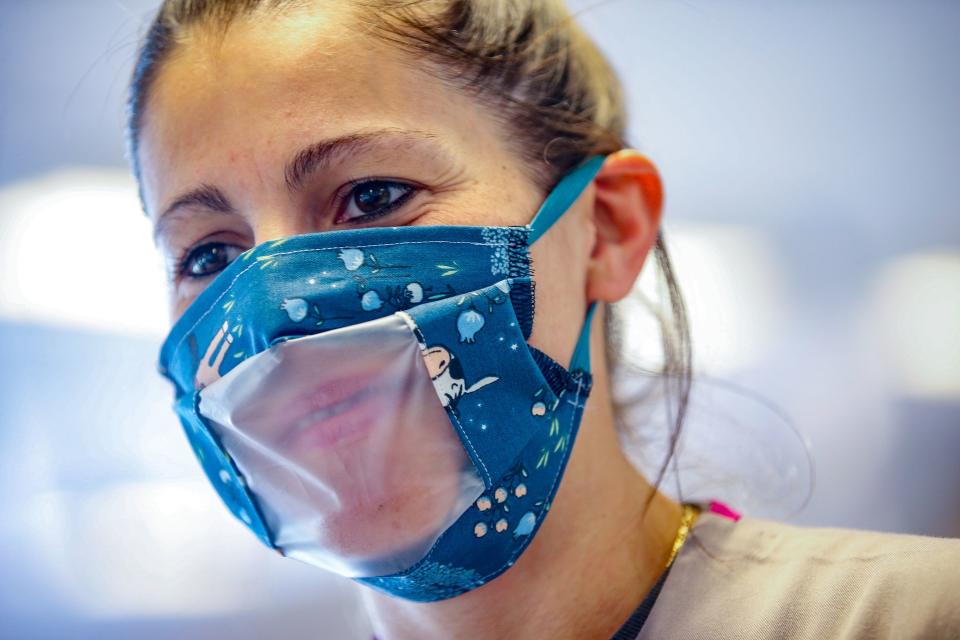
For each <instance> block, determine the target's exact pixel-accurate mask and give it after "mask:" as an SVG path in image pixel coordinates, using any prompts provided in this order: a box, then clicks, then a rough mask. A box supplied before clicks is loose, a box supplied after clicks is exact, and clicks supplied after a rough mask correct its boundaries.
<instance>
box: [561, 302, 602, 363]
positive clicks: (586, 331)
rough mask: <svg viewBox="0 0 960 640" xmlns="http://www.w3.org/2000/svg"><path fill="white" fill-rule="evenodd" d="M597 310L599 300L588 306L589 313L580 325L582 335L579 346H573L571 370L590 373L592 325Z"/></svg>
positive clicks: (578, 339)
mask: <svg viewBox="0 0 960 640" xmlns="http://www.w3.org/2000/svg"><path fill="white" fill-rule="evenodd" d="M596 310H597V302H596V301H593V302H591V303H590V306H588V307H587V314H586V317H585V318H584V320H583V326H582V327H580V337H578V338H577V346H576V347H574V348H573V357H571V358H570V366H569V367H568V368H569V370H570V371H576V370H577V369H580V370H582V371H583V372H584V373H590V325H591V324H593V313H594V311H596Z"/></svg>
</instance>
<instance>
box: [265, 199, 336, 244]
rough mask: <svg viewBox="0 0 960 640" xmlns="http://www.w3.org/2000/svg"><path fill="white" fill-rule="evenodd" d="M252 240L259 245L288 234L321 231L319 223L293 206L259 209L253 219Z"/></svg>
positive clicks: (294, 234) (285, 236)
mask: <svg viewBox="0 0 960 640" xmlns="http://www.w3.org/2000/svg"><path fill="white" fill-rule="evenodd" d="M252 227H253V240H254V243H255V244H257V245H259V244H263V243H264V242H273V241H275V240H281V239H283V238H287V237H289V236H296V235H302V234H305V233H316V232H318V231H323V229H322V228H320V225H319V224H317V223H316V222H315V221H313V220H311V217H310V216H308V215H305V214H304V212H302V211H297V210H295V209H294V208H293V206H288V207H283V208H276V207H274V208H271V209H269V210H267V211H264V210H261V211H260V212H259V213H258V215H257V216H256V217H255V219H254V220H253V225H252Z"/></svg>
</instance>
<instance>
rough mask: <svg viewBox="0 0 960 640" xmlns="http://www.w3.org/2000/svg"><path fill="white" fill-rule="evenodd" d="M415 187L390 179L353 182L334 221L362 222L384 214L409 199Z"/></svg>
mask: <svg viewBox="0 0 960 640" xmlns="http://www.w3.org/2000/svg"><path fill="white" fill-rule="evenodd" d="M416 192H417V189H416V187H413V186H411V185H409V184H404V183H402V182H393V181H391V180H365V181H363V182H358V183H355V184H354V187H353V189H351V190H350V193H349V194H348V195H347V197H346V198H345V201H346V202H345V205H344V207H343V212H342V213H340V214H339V215H338V216H337V219H336V220H335V222H336V223H337V224H341V223H343V222H364V221H368V220H373V219H376V218H379V217H380V216H384V215H386V214H388V213H390V212H391V211H393V210H394V209H396V208H397V207H399V206H401V205H402V204H403V203H405V202H406V201H407V200H409V199H410V198H411V197H412V196H413V194H415V193H416Z"/></svg>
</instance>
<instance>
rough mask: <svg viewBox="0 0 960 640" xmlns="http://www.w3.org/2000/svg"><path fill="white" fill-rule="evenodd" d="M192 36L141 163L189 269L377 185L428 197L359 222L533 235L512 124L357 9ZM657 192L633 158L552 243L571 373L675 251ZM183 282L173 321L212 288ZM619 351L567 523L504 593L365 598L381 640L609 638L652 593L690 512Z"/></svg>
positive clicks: (602, 178) (540, 331) (600, 370)
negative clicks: (204, 196) (629, 385)
mask: <svg viewBox="0 0 960 640" xmlns="http://www.w3.org/2000/svg"><path fill="white" fill-rule="evenodd" d="M323 6H324V7H328V6H329V4H325V5H323ZM188 36H189V37H188V38H187V39H186V40H185V41H184V42H183V43H182V44H181V45H180V46H179V47H178V49H177V50H176V51H175V53H174V55H173V56H172V57H171V58H170V59H169V60H168V61H167V62H166V63H165V64H164V66H163V67H162V69H161V72H160V74H159V75H158V77H157V80H156V83H155V84H154V86H153V88H152V91H151V94H150V99H149V101H148V104H147V109H146V117H145V120H144V126H143V130H142V143H141V150H140V160H141V163H142V181H143V192H144V197H145V201H146V206H147V210H148V214H149V215H150V217H151V219H152V220H153V221H154V224H155V229H156V237H157V245H158V247H159V248H160V250H161V252H162V253H163V254H164V255H165V256H166V257H167V258H168V260H169V262H170V263H171V265H173V264H176V263H177V262H178V260H179V259H180V258H181V256H182V253H183V252H185V251H188V250H190V249H191V248H193V247H196V246H198V245H199V244H202V243H203V242H209V241H219V242H223V243H225V244H228V245H231V247H233V246H235V247H236V249H233V248H231V249H230V250H231V251H232V252H233V254H235V253H236V252H238V251H240V250H244V249H247V248H249V247H251V246H253V245H255V244H259V243H261V242H265V241H268V240H271V239H276V238H280V237H283V236H287V235H291V234H299V233H307V232H315V231H323V230H329V229H334V228H349V227H350V226H351V225H350V223H348V222H345V221H343V219H342V217H341V218H340V223H339V224H337V222H336V221H337V219H338V212H339V213H340V214H342V213H343V211H344V209H343V208H341V207H340V205H339V204H337V203H336V194H337V193H347V192H348V191H349V188H350V185H348V184H347V183H348V182H349V181H351V180H356V179H361V178H381V179H390V180H396V181H400V182H403V183H408V184H412V185H415V186H416V187H417V188H418V189H419V191H417V192H416V193H415V195H413V196H412V197H411V198H410V199H409V200H407V201H406V202H405V203H404V205H403V206H401V207H399V208H397V209H396V210H394V211H393V212H391V213H390V214H389V215H387V216H385V217H383V218H380V219H378V220H376V221H373V222H369V223H364V224H360V225H357V226H376V225H404V224H415V225H441V224H456V225H522V224H526V223H527V222H529V221H530V219H531V218H532V216H533V213H534V212H535V211H536V210H537V208H538V207H539V205H540V203H541V201H542V199H543V198H544V196H545V195H546V194H545V193H543V192H541V191H540V190H539V189H538V188H537V187H536V185H535V184H534V183H533V182H532V181H531V179H530V178H529V177H528V176H529V175H530V172H528V171H524V168H525V167H524V166H523V164H522V163H523V161H522V160H521V159H520V157H519V156H518V155H517V154H516V153H515V150H513V149H511V148H510V147H509V144H508V140H509V135H508V134H506V132H505V129H504V127H503V126H502V124H500V123H498V122H497V120H496V119H495V117H494V114H492V113H490V112H489V111H487V110H486V109H485V108H484V107H483V106H481V105H479V104H477V103H476V102H474V101H472V100H471V99H470V98H469V97H468V96H466V95H465V94H463V93H461V92H459V91H458V90H456V89H455V88H453V87H450V86H448V85H445V84H443V83H441V82H440V81H438V80H436V79H435V78H433V77H431V76H430V75H429V74H428V73H425V71H427V69H425V67H424V65H423V64H422V63H420V62H416V61H411V60H408V59H407V58H405V57H404V54H402V53H401V52H399V51H397V50H395V49H392V48H390V47H389V46H388V45H385V44H382V43H380V42H378V41H376V40H374V39H372V38H370V37H368V36H365V35H363V34H362V33H360V32H359V31H358V30H357V29H355V28H353V26H352V23H351V21H350V16H349V15H346V14H344V13H340V12H332V11H331V10H329V9H324V10H320V9H318V8H307V9H304V10H299V11H296V12H291V13H286V14H283V15H281V16H275V17H271V18H270V19H269V20H265V19H263V18H262V17H261V18H260V19H256V20H240V21H238V22H236V23H235V24H233V25H232V26H231V27H230V29H229V30H228V31H227V33H226V34H225V35H220V34H217V35H214V34H211V33H204V32H202V31H200V32H193V33H191V34H188ZM358 132H359V133H361V134H363V135H364V136H366V137H365V138H364V140H365V141H366V143H365V144H364V145H363V147H362V148H353V149H351V150H350V152H349V153H345V154H341V155H340V156H338V157H334V158H333V159H332V160H331V161H330V162H329V163H328V164H327V165H326V166H325V167H324V168H323V169H322V170H319V171H316V172H313V173H311V174H310V175H308V176H306V178H305V179H304V180H303V183H302V186H301V187H300V188H298V189H291V188H290V187H289V185H288V184H287V179H286V178H287V176H286V175H285V171H284V167H285V165H286V164H287V163H288V162H289V161H290V160H291V158H293V157H294V156H295V155H296V154H297V153H298V152H299V151H300V150H301V149H302V148H303V147H305V146H306V145H310V144H312V143H315V142H319V141H322V140H327V139H337V138H342V137H343V136H354V135H355V134H357V133H358ZM405 132H406V133H405ZM409 132H416V133H413V134H411V133H409ZM345 184H347V187H346V189H344V188H343V187H344V185H345ZM203 185H206V186H208V187H216V188H217V189H218V190H219V191H220V193H221V194H222V195H223V196H224V198H226V199H227V200H228V201H229V207H224V206H221V205H222V204H223V203H221V205H217V206H216V207H213V208H211V206H210V203H209V201H208V202H207V203H206V204H204V203H194V204H189V205H187V206H181V207H178V208H175V209H174V210H172V211H167V210H168V209H169V208H170V205H171V204H172V203H174V202H175V201H176V200H177V199H178V198H180V197H181V196H182V195H183V194H184V193H187V192H190V191H191V190H194V189H197V188H198V187H200V186H203ZM658 188H659V186H658V183H657V181H656V178H655V173H654V170H653V169H652V166H651V165H650V164H649V162H648V161H647V160H646V159H644V158H643V157H642V156H640V155H639V154H636V153H635V152H631V151H625V152H620V153H618V154H614V155H613V156H611V157H609V158H608V159H607V160H606V162H605V164H604V166H603V169H602V170H601V173H600V174H599V175H598V177H597V178H596V180H595V181H594V184H593V185H591V186H590V187H588V189H587V190H586V191H585V192H584V193H583V195H582V196H581V197H580V198H579V200H578V201H577V202H576V203H575V204H574V206H573V207H572V209H571V211H569V212H568V213H567V214H566V215H565V216H564V217H563V218H562V219H561V220H560V221H559V222H558V223H557V224H556V225H555V226H554V228H552V229H551V230H550V232H549V233H547V234H546V235H545V236H544V237H543V238H542V239H541V240H540V241H539V242H538V243H537V244H535V245H534V247H533V250H532V251H533V263H534V266H535V269H536V279H537V313H536V318H535V324H534V329H533V334H532V336H531V340H530V342H531V344H533V345H534V346H536V347H538V348H540V349H542V350H543V351H545V352H546V353H547V354H549V355H550V356H551V357H553V358H554V359H556V360H557V361H559V362H561V363H564V362H569V359H570V356H571V354H572V351H573V346H574V343H575V340H576V336H577V333H578V331H579V328H580V324H581V323H582V320H583V317H584V312H585V310H586V305H587V302H588V300H599V301H606V302H614V301H616V300H619V299H621V298H622V297H624V296H625V295H626V294H627V293H628V292H629V291H630V289H631V288H632V286H633V284H634V281H635V280H636V278H637V276H638V274H639V272H640V269H641V267H642V266H643V264H644V262H645V261H646V259H647V256H648V253H649V251H650V248H651V246H652V245H653V243H654V241H655V239H656V233H657V227H658V225H659V221H660V206H659V196H658V194H657V193H656V192H657V190H658ZM338 190H339V191H338ZM215 208H219V209H229V210H228V211H215V210H214V209H215ZM164 213H165V215H163V216H162V220H161V214H164ZM175 271H176V269H175V268H171V272H172V273H171V282H170V285H171V286H170V309H171V318H172V319H173V320H175V319H176V318H177V317H179V316H180V315H181V314H182V313H183V311H184V309H185V308H186V307H187V306H188V305H189V303H190V301H191V300H192V299H193V298H194V297H195V296H196V295H197V294H198V293H199V292H200V291H201V290H202V289H203V288H204V287H205V286H206V284H208V283H209V281H210V279H211V278H207V279H200V280H193V279H190V278H187V277H184V276H182V275H177V274H176V273H173V272H175ZM604 339H605V337H604V335H603V318H602V313H597V315H596V317H595V319H594V325H593V334H592V342H591V352H592V367H593V371H594V372H595V382H594V388H593V392H592V394H591V396H590V399H589V401H588V403H587V406H586V410H585V414H584V418H583V422H582V426H581V428H580V435H579V437H578V440H577V442H576V444H575V446H574V449H573V453H572V457H571V460H570V463H569V466H568V468H567V471H566V474H565V476H564V479H563V481H562V483H561V485H560V489H559V493H558V495H557V497H556V500H555V501H554V504H553V507H552V509H551V516H550V517H549V518H547V519H546V521H545V522H544V524H543V526H542V528H541V529H540V531H539V533H538V535H537V536H536V537H535V538H534V540H533V542H532V543H531V545H530V547H529V548H528V550H527V551H526V552H525V553H524V554H523V555H522V556H521V557H520V559H519V560H518V562H517V563H516V564H515V565H514V566H513V567H512V568H511V569H510V570H509V571H507V572H506V573H505V574H503V575H502V576H500V577H499V578H497V579H496V580H494V581H492V582H490V583H488V584H486V585H484V586H483V587H481V588H479V589H476V590H474V591H471V592H468V593H467V594H464V595H462V596H459V597H457V598H453V599H450V600H446V601H442V602H438V603H430V604H420V603H411V602H408V601H404V600H401V599H395V598H391V597H389V596H384V595H382V594H379V593H377V592H374V591H372V590H367V589H363V598H364V604H365V606H366V608H367V610H368V613H369V615H370V617H371V620H372V621H373V624H374V626H375V629H376V633H377V635H378V636H379V637H380V638H432V637H436V638H457V637H469V638H503V637H510V638H544V637H550V638H607V637H609V636H610V634H611V633H612V632H613V631H615V630H616V629H617V628H618V627H619V626H620V624H622V622H623V621H624V620H625V619H626V617H627V616H628V615H629V614H630V612H631V611H632V610H633V609H634V608H635V607H636V605H637V604H638V603H639V602H640V601H641V600H642V599H643V597H644V596H645V595H646V593H647V591H648V590H649V589H650V588H651V587H652V585H653V584H654V582H655V581H656V579H657V577H658V576H659V574H660V573H661V571H662V570H663V568H664V566H665V564H666V559H667V557H668V555H669V548H670V545H671V543H672V541H673V538H674V535H675V533H676V530H677V526H678V524H679V521H680V509H679V507H678V506H677V505H676V504H674V503H673V502H671V501H670V500H668V499H667V498H665V497H663V496H662V495H661V494H659V493H656V492H653V489H652V488H651V487H650V485H649V484H648V483H647V482H646V480H645V479H644V478H643V477H642V476H641V475H640V474H638V473H637V472H636V471H635V470H634V469H633V467H632V466H631V465H630V464H629V462H628V461H627V460H626V458H625V457H624V454H623V452H622V450H621V448H620V446H619V441H618V439H617V434H616V428H615V424H614V417H613V412H612V407H611V402H610V396H609V381H608V379H607V376H606V363H605V361H604V357H603V356H604V349H603V345H604ZM652 492H653V499H652V500H651V501H650V503H649V507H647V506H646V502H647V500H648V498H650V496H651V493H652Z"/></svg>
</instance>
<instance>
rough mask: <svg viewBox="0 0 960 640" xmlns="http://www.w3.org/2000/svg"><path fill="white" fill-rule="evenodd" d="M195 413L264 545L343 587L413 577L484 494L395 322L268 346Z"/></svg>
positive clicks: (407, 336)
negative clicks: (245, 494) (242, 489)
mask: <svg viewBox="0 0 960 640" xmlns="http://www.w3.org/2000/svg"><path fill="white" fill-rule="evenodd" d="M200 412H201V414H202V415H203V416H204V417H205V418H206V419H207V421H208V423H209V424H210V426H211V428H212V429H213V430H214V431H215V432H216V433H217V435H218V436H219V438H220V440H221V442H222V443H223V446H224V448H225V449H226V450H227V452H228V453H229V454H230V455H231V457H232V458H233V459H234V461H235V462H236V464H237V467H238V468H239V470H240V472H241V473H242V474H243V476H244V477H245V479H246V482H247V485H248V487H249V488H250V490H251V492H252V493H253V494H254V496H255V497H256V499H257V502H258V504H259V506H260V508H261V510H262V512H263V514H264V517H265V518H266V521H267V524H268V526H269V528H270V531H271V533H272V535H273V539H274V543H275V545H276V546H277V547H279V548H280V549H281V550H282V551H283V552H284V554H285V555H288V556H291V557H294V558H297V559H299V560H303V561H305V562H308V563H310V564H313V565H317V566H320V567H323V568H326V569H329V570H331V571H334V572H336V573H339V574H341V575H345V576H348V577H364V576H377V575H385V574H388V573H394V572H397V571H402V570H403V569H406V568H408V567H410V566H412V565H413V564H415V563H416V562H417V561H418V560H420V559H421V558H422V557H423V556H424V555H425V554H426V552H427V551H428V550H429V549H430V547H431V546H432V545H433V543H434V542H435V541H436V539H437V538H438V537H439V535H440V534H441V533H442V532H443V531H444V530H445V529H446V528H447V527H449V525H450V524H452V523H453V522H454V521H455V520H456V519H457V518H458V517H459V516H460V515H461V514H462V513H463V512H464V511H465V510H466V509H467V508H468V507H469V506H470V505H471V504H472V503H473V502H474V501H475V500H476V499H477V498H478V497H479V496H480V495H481V493H482V492H483V489H484V487H483V482H482V480H481V479H480V477H479V475H478V474H477V472H476V471H475V468H474V466H473V463H472V462H471V461H470V459H469V457H468V456H467V454H466V452H465V450H464V448H463V445H462V443H461V441H460V439H459V437H458V435H457V433H456V431H455V430H454V428H453V425H452V424H451V423H450V420H449V418H448V417H447V414H446V411H445V410H444V408H443V406H442V404H441V402H440V400H439V398H438V397H437V393H436V391H435V390H434V387H433V383H432V382H431V380H430V377H429V375H428V373H427V370H426V366H425V365H424V362H423V357H422V356H421V353H420V348H419V346H418V344H417V342H416V339H415V337H414V335H413V334H412V332H411V331H410V329H409V328H408V326H407V325H406V323H405V322H404V321H403V319H402V318H401V317H400V316H397V315H393V316H387V317H385V318H381V319H378V320H373V321H370V322H365V323H361V324H357V325H351V326H349V327H345V328H342V329H335V330H332V331H328V332H325V333H321V334H317V335H312V336H307V337H303V338H296V339H293V340H289V341H287V342H283V343H279V344H277V345H274V346H273V347H271V348H270V349H269V350H268V351H265V352H263V353H260V354H257V355H256V356H253V357H251V358H249V359H247V360H246V361H244V362H242V363H241V364H240V365H238V366H237V367H235V368H234V369H233V370H232V371H230V373H228V374H227V375H226V376H224V377H223V378H221V379H220V380H218V381H217V382H215V383H213V384H211V385H210V386H208V387H207V388H205V389H204V390H203V391H202V392H201V401H200Z"/></svg>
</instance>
